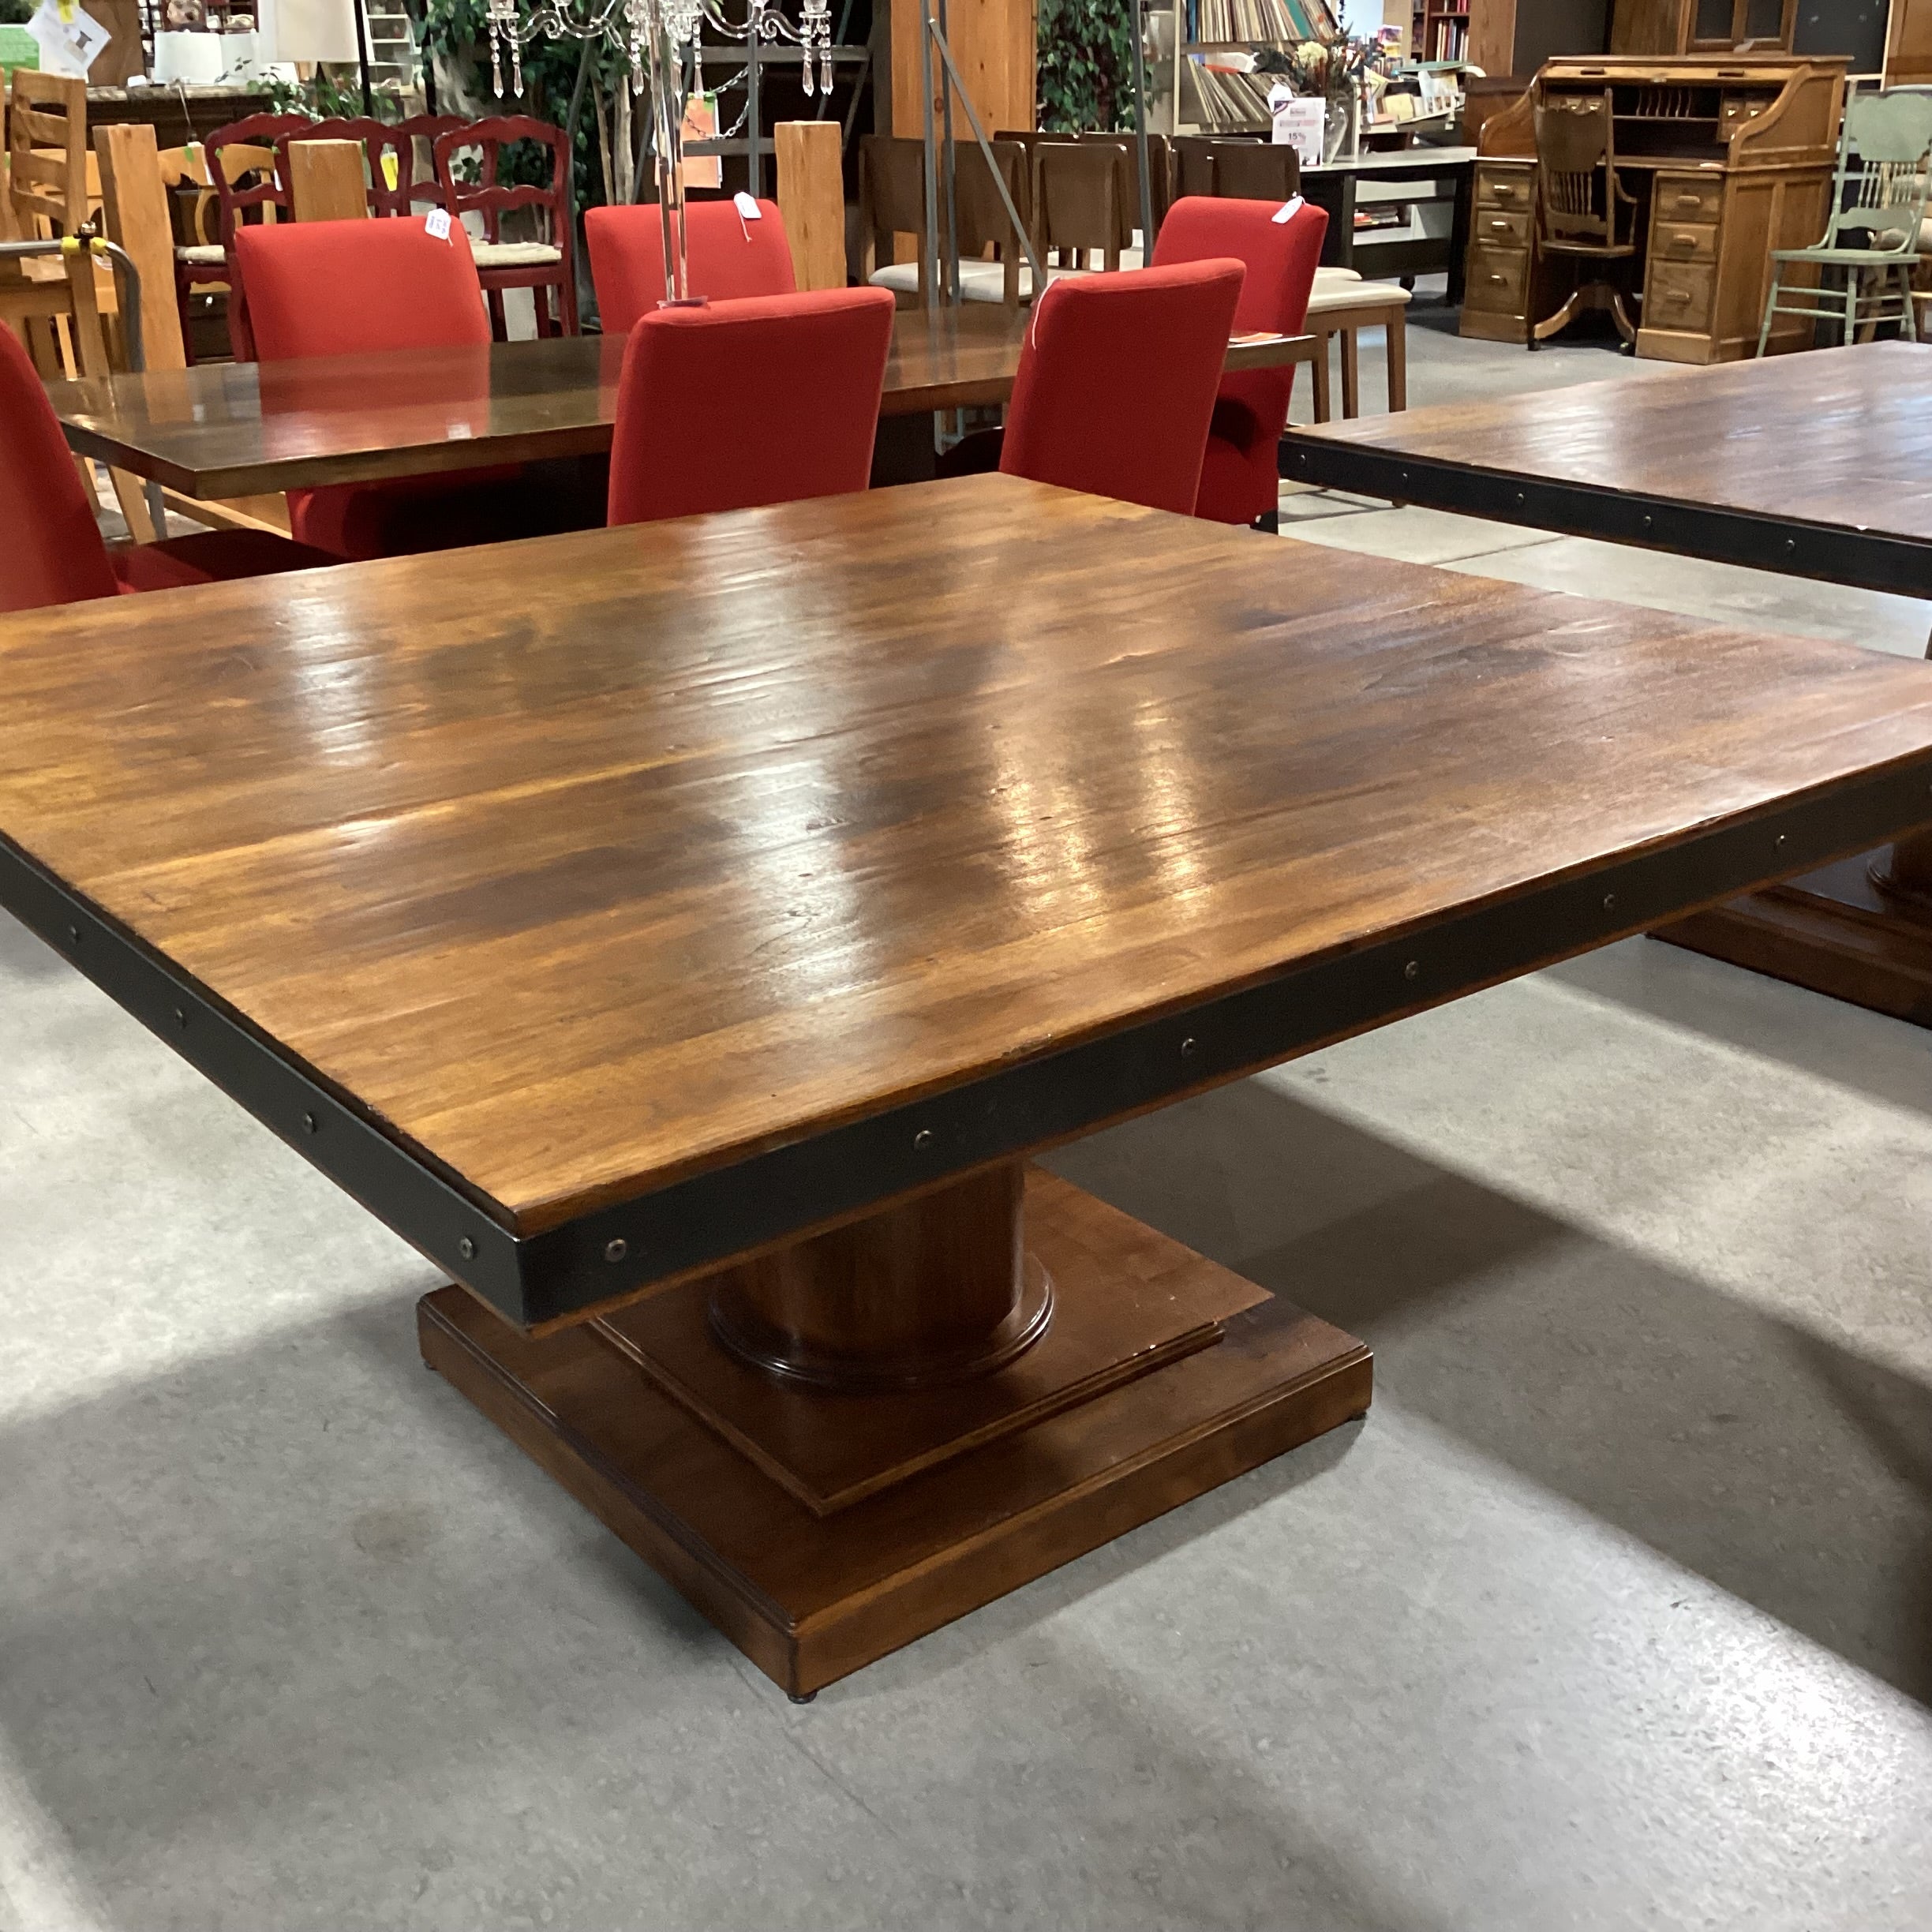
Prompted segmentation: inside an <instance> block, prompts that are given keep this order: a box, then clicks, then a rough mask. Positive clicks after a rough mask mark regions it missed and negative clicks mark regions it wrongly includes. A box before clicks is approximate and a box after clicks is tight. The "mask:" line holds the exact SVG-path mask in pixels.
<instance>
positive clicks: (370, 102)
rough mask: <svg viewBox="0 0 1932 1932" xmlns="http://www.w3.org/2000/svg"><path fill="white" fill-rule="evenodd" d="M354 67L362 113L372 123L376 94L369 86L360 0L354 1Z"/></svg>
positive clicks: (364, 19) (365, 21) (366, 37)
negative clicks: (359, 75)
mask: <svg viewBox="0 0 1932 1932" xmlns="http://www.w3.org/2000/svg"><path fill="white" fill-rule="evenodd" d="M355 27H356V66H358V68H360V69H361V73H362V111H363V112H364V113H365V114H367V115H368V116H369V118H370V119H371V120H372V121H373V120H374V119H375V118H376V92H375V89H374V88H372V87H371V86H370V85H369V19H368V17H367V16H366V15H365V13H363V11H362V0H355Z"/></svg>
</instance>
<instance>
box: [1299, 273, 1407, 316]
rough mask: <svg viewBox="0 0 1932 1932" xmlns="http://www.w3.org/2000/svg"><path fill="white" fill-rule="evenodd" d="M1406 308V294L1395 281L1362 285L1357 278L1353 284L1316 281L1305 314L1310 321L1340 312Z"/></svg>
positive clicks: (1363, 283) (1363, 282)
mask: <svg viewBox="0 0 1932 1932" xmlns="http://www.w3.org/2000/svg"><path fill="white" fill-rule="evenodd" d="M1408 305H1409V291H1408V290H1406V288H1404V287H1403V286H1402V284H1401V283H1399V282H1365V281H1363V280H1361V279H1360V278H1359V277H1357V279H1355V280H1354V281H1353V282H1331V283H1327V284H1326V285H1324V283H1322V282H1321V281H1320V279H1317V280H1316V283H1315V288H1314V292H1313V293H1312V294H1311V295H1310V296H1309V305H1308V312H1309V316H1310V317H1311V319H1312V317H1314V316H1320V315H1331V314H1334V313H1336V312H1338V311H1339V310H1343V309H1405V308H1406V307H1407V306H1408Z"/></svg>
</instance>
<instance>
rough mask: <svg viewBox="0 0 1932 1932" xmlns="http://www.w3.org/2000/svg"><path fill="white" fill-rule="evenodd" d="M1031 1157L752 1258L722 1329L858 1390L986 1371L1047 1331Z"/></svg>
mask: <svg viewBox="0 0 1932 1932" xmlns="http://www.w3.org/2000/svg"><path fill="white" fill-rule="evenodd" d="M1024 1186H1025V1178H1024V1170H1023V1168H1022V1167H1021V1166H1020V1163H1017V1162H1013V1163H1009V1164H1008V1165H1006V1166H1002V1167H998V1168H994V1169H993V1170H990V1171H989V1172H987V1173H986V1174H975V1175H974V1176H973V1177H972V1178H971V1179H970V1180H967V1181H959V1182H957V1183H956V1184H955V1185H953V1186H951V1187H948V1188H942V1189H938V1190H937V1191H936V1192H934V1193H930V1194H923V1195H921V1196H919V1198H918V1199H917V1200H910V1201H907V1202H905V1203H904V1204H901V1205H900V1206H899V1207H889V1208H887V1209H886V1210H885V1211H883V1212H882V1213H879V1214H875V1215H868V1216H867V1218H866V1219H864V1220H863V1221H855V1222H852V1223H851V1224H850V1225H848V1226H845V1227H841V1228H834V1229H833V1230H832V1231H831V1232H830V1233H829V1234H820V1235H817V1236H814V1237H813V1238H811V1239H810V1240H808V1241H798V1242H795V1243H794V1244H793V1245H792V1246H791V1247H789V1248H784V1249H779V1250H778V1251H777V1252H776V1253H774V1254H769V1255H765V1256H761V1257H759V1258H758V1260H752V1261H746V1262H741V1263H739V1264H738V1265H737V1266H736V1267H732V1268H728V1269H726V1270H725V1271H724V1272H723V1273H722V1274H721V1275H717V1277H715V1279H713V1284H712V1288H711V1296H710V1311H709V1312H710V1324H711V1331H712V1333H713V1335H715V1336H716V1337H717V1339H718V1341H719V1342H721V1343H722V1344H723V1345H724V1346H725V1347H726V1348H728V1350H731V1352H732V1354H735V1355H736V1356H738V1357H739V1358H740V1359H741V1360H743V1361H747V1362H750V1363H751V1364H753V1365H754V1366H756V1367H758V1368H762V1369H765V1370H766V1371H768V1372H769V1373H771V1374H773V1375H776V1376H783V1377H784V1378H786V1379H788V1380H794V1381H799V1382H806V1383H811V1384H812V1385H813V1386H814V1387H819V1388H823V1389H826V1390H831V1391H841V1392H844V1393H850V1394H861V1393H864V1392H867V1391H880V1390H886V1389H907V1388H921V1387H931V1386H934V1384H938V1383H947V1382H959V1381H964V1380H968V1379H970V1378H971V1377H972V1376H982V1375H986V1374H987V1373H989V1372H991V1371H992V1370H994V1369H995V1368H1000V1367H1002V1366H1003V1365H1005V1363H1007V1362H1009V1361H1012V1360H1013V1357H1015V1356H1017V1355H1018V1354H1020V1353H1021V1352H1022V1351H1023V1350H1025V1349H1027V1348H1028V1347H1030V1346H1032V1344H1033V1343H1034V1342H1036V1341H1038V1340H1039V1338H1040V1336H1041V1335H1043V1334H1044V1333H1045V1332H1046V1329H1047V1323H1048V1321H1049V1320H1050V1317H1051V1315H1052V1312H1053V1287H1052V1284H1051V1283H1050V1282H1049V1281H1048V1279H1047V1274H1046V1271H1045V1270H1044V1269H1043V1268H1042V1267H1040V1265H1039V1263H1038V1262H1037V1261H1035V1260H1030V1259H1029V1258H1028V1255H1027V1253H1026V1250H1025V1246H1024V1239H1023V1227H1022V1215H1021V1202H1022V1199H1023V1196H1024Z"/></svg>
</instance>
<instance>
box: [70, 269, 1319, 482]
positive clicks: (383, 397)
mask: <svg viewBox="0 0 1932 1932" xmlns="http://www.w3.org/2000/svg"><path fill="white" fill-rule="evenodd" d="M1028 313H1030V312H1028V311H1026V310H1020V311H1017V312H1015V311H1012V310H1009V309H1004V308H998V307H994V306H992V305H979V306H969V307H968V308H965V309H938V310H934V311H930V312H928V311H926V310H923V309H901V310H900V313H899V314H898V316H897V317H896V318H895V320H894V323H893V346H892V354H891V355H890V357H889V359H888V360H887V362H886V384H885V389H884V392H883V394H882V397H881V399H880V405H879V413H880V414H881V416H882V417H884V418H886V419H887V425H882V427H886V428H887V433H886V435H884V436H882V439H881V440H882V445H886V446H889V447H888V453H889V455H890V456H892V457H893V459H897V462H898V464H899V466H900V467H901V468H904V467H905V466H906V459H907V457H908V454H909V448H908V444H909V443H912V442H916V437H914V438H912V439H908V438H906V437H904V436H900V437H897V438H894V437H893V436H891V435H890V432H889V425H891V424H893V423H895V422H900V421H904V419H907V418H916V417H922V416H923V417H930V415H931V414H933V413H934V411H937V410H957V409H978V408H986V407H990V406H994V405H996V404H998V403H1001V402H1005V400H1006V399H1007V398H1008V397H1009V395H1011V394H1012V393H1013V378H1014V377H1015V376H1016V375H1017V373H1019V368H1020V349H1021V347H1022V346H1023V344H1024V340H1025V336H1026V327H1027V318H1028ZM628 340H629V338H628V337H627V336H624V335H571V336H561V337H552V338H551V339H549V340H547V341H537V342H516V343H488V344H484V343H478V344H466V345H464V346H461V347H458V348H449V349H412V350H394V351H390V352H387V353H384V354H377V355H358V356H343V357H330V358H322V359H318V360H315V361H301V362H270V363H258V362H227V363H215V364H212V365H203V366H201V367H199V368H196V369H170V370H158V371H155V372H154V373H150V374H148V375H144V376H126V375H122V376H110V377H107V378H105V379H103V380H98V381H93V382H75V383H57V384H53V385H51V388H50V394H51V396H52V398H53V401H54V411H55V414H58V416H59V417H60V419H61V424H62V428H63V429H65V430H66V435H67V440H68V443H69V445H70V446H71V447H72V448H73V450H74V451H76V453H77V454H78V455H83V456H92V457H94V458H95V459H97V460H98V461H99V462H104V463H107V464H108V465H110V466H112V467H113V468H114V469H117V470H127V471H129V472H130V473H131V474H133V475H135V476H138V477H145V478H147V479H148V480H149V481H153V482H156V483H159V484H161V485H163V486H164V487H165V488H167V489H171V490H175V491H178V492H180V494H181V495H182V496H192V497H196V498H199V499H202V500H217V501H219V500H223V499H226V498H232V497H247V496H261V495H264V494H268V493H270V492H275V491H278V490H290V489H315V488H316V487H318V486H320V485H325V484H331V483H368V482H376V481H381V480H383V479H384V478H386V477H403V476H428V475H433V474H437V473H439V472H444V471H450V470H472V469H476V468H479V467H481V466H485V465H489V464H495V463H521V462H541V461H545V460H548V459H560V458H562V459H567V458H571V457H582V456H597V455H603V454H605V452H607V451H608V450H609V448H610V446H611V431H612V424H613V422H614V421H615V419H616V410H617V379H618V376H619V375H620V373H621V371H622V369H623V352H624V345H625V343H627V341H628ZM1312 346H1313V343H1312V338H1311V337H1309V336H1305V335H1253V336H1243V337H1241V338H1240V339H1237V340H1236V341H1234V342H1231V343H1230V344H1229V345H1228V355H1227V366H1228V368H1229V369H1266V368H1270V367H1276V366H1279V365H1281V364H1282V363H1287V362H1296V361H1306V360H1307V359H1308V358H1309V355H1310V354H1311V353H1312ZM1122 403H1123V406H1131V405H1132V403H1133V398H1131V397H1123V398H1122ZM905 426H906V427H907V428H908V429H910V428H911V427H912V425H911V424H910V423H906V425H905ZM925 441H926V451H925V455H926V462H927V468H928V469H930V460H931V450H930V441H931V439H930V436H927V438H926V439H925ZM912 474H917V471H916V468H915V469H914V470H912ZM876 480H878V481H905V480H910V477H909V476H901V475H897V474H895V475H893V476H891V477H879V478H877V479H876Z"/></svg>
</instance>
